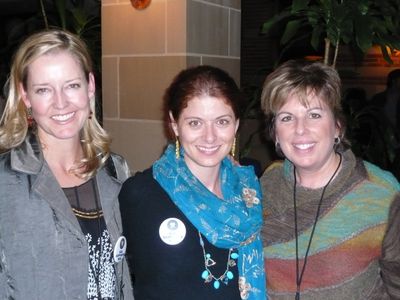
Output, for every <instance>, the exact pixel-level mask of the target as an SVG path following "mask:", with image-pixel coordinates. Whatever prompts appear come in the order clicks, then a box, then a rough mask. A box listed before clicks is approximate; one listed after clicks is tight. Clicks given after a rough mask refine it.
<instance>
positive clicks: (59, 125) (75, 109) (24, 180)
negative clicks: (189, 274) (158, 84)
mask: <svg viewBox="0 0 400 300" xmlns="http://www.w3.org/2000/svg"><path fill="white" fill-rule="evenodd" d="M109 143H110V139H109V137H108V135H107V133H106V132H105V131H104V130H103V129H102V128H101V126H100V125H99V123H98V121H97V119H96V115H95V81H94V76H93V73H92V62H91V58H90V55H89V54H88V50H87V47H86V45H85V44H84V42H83V41H82V40H80V39H79V38H78V37H76V36H75V35H73V34H71V33H68V32H65V31H60V30H48V31H42V32H39V33H36V34H33V35H31V36H30V37H28V38H27V39H26V40H25V41H24V42H23V43H22V44H21V46H20V47H19V49H18V50H17V52H16V53H15V56H14V58H13V63H12V67H11V73H10V78H9V82H8V97H7V103H6V107H5V110H4V113H3V116H2V118H1V120H0V152H1V154H0V297H1V299H5V298H7V299H41V300H42V299H45V300H46V299H48V300H53V299H57V300H61V299H65V300H71V299H116V300H119V299H133V293H132V288H131V282H130V277H129V272H128V268H127V264H126V262H125V260H124V250H125V248H126V241H125V239H124V237H123V236H122V227H121V218H120V212H119V205H118V201H117V196H118V193H119V190H120V186H121V184H122V182H123V181H124V180H125V179H126V178H127V177H128V176H129V168H128V166H127V163H126V161H125V160H124V159H123V158H122V157H120V156H118V155H115V154H110V150H109Z"/></svg>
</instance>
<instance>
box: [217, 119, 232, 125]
mask: <svg viewBox="0 0 400 300" xmlns="http://www.w3.org/2000/svg"><path fill="white" fill-rule="evenodd" d="M229 123H230V122H229V120H227V119H219V120H218V121H217V124H218V125H222V126H225V125H229Z"/></svg>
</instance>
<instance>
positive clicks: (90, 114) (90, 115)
mask: <svg viewBox="0 0 400 300" xmlns="http://www.w3.org/2000/svg"><path fill="white" fill-rule="evenodd" d="M92 116H93V111H92V110H90V113H89V117H88V119H89V120H91V119H92Z"/></svg>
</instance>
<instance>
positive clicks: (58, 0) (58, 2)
mask: <svg viewBox="0 0 400 300" xmlns="http://www.w3.org/2000/svg"><path fill="white" fill-rule="evenodd" d="M54 5H55V6H56V8H57V13H58V16H59V18H60V23H61V28H63V29H67V14H66V12H67V9H66V3H65V0H54Z"/></svg>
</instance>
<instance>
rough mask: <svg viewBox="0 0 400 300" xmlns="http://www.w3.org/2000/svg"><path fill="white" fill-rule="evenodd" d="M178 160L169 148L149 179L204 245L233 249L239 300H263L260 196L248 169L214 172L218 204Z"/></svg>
mask: <svg viewBox="0 0 400 300" xmlns="http://www.w3.org/2000/svg"><path fill="white" fill-rule="evenodd" d="M183 155H184V153H183V151H182V150H181V158H179V159H176V157H175V147H174V146H173V145H169V146H168V148H167V149H166V151H165V153H164V155H163V156H162V157H161V158H160V159H159V160H158V161H156V162H155V163H154V165H153V174H154V178H155V179H156V180H157V181H158V183H159V184H160V185H161V186H162V187H163V188H164V190H165V191H166V192H167V193H168V195H169V196H170V198H171V199H172V201H173V202H174V203H175V205H176V206H177V207H178V208H179V209H180V210H181V211H182V212H183V213H184V214H185V216H186V217H187V218H188V219H189V220H190V222H191V223H192V224H193V225H194V226H195V227H196V228H197V229H198V230H199V231H200V232H201V234H202V235H203V236H205V237H206V238H207V240H208V241H209V242H210V243H212V244H213V245H214V246H216V247H220V248H226V249H229V248H235V249H238V254H239V258H238V271H239V290H240V295H241V298H242V299H248V300H261V299H266V298H267V294H266V287H265V273H264V258H263V248H262V242H261V238H260V230H261V226H262V207H261V206H262V205H261V200H260V199H261V190H260V185H259V182H258V179H257V177H256V175H255V174H254V171H253V168H252V167H243V166H236V165H233V164H232V162H231V161H230V160H229V159H228V158H225V159H224V160H223V161H222V162H221V169H220V181H221V189H222V194H223V197H224V199H220V198H218V197H217V196H216V195H215V194H213V193H212V192H211V191H209V190H208V189H207V188H206V187H205V186H204V185H203V184H202V183H201V182H200V181H199V180H198V179H197V178H196V177H195V176H194V175H193V174H192V173H191V172H190V170H189V168H188V167H187V166H186V163H185V161H184V159H183ZM199 276H200V275H199Z"/></svg>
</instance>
